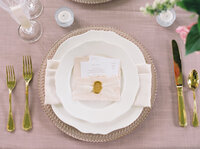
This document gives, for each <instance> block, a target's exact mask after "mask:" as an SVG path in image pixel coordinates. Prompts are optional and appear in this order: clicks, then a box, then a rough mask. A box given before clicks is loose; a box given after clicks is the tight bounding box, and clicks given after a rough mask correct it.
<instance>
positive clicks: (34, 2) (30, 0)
mask: <svg viewBox="0 0 200 149" xmlns="http://www.w3.org/2000/svg"><path fill="white" fill-rule="evenodd" d="M25 7H27V8H28V10H29V15H30V19H35V18H37V17H39V16H40V15H41V14H42V11H43V8H44V7H43V5H42V3H41V2H40V0H25Z"/></svg>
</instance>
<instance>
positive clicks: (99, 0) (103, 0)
mask: <svg viewBox="0 0 200 149" xmlns="http://www.w3.org/2000/svg"><path fill="white" fill-rule="evenodd" d="M72 1H74V2H77V3H84V4H100V3H106V2H109V1H111V0H72Z"/></svg>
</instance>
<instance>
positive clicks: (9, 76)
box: [6, 66, 16, 132]
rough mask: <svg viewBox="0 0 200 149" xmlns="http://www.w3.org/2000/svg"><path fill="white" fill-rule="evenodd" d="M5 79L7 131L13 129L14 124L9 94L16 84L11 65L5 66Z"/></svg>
mask: <svg viewBox="0 0 200 149" xmlns="http://www.w3.org/2000/svg"><path fill="white" fill-rule="evenodd" d="M6 80H7V86H8V91H9V116H8V123H7V130H8V131H9V132H12V131H14V130H15V124H14V120H13V114H12V100H11V99H12V98H11V95H12V91H13V89H14V88H15V85H16V79H15V71H14V67H13V66H6Z"/></svg>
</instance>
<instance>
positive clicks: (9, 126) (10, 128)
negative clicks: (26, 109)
mask: <svg viewBox="0 0 200 149" xmlns="http://www.w3.org/2000/svg"><path fill="white" fill-rule="evenodd" d="M11 94H12V92H11V91H9V115H8V123H7V130H8V131H9V132H12V131H14V130H15V124H14V120H13V114H12V103H11Z"/></svg>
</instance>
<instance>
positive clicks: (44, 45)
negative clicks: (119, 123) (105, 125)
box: [0, 0, 200, 149]
mask: <svg viewBox="0 0 200 149" xmlns="http://www.w3.org/2000/svg"><path fill="white" fill-rule="evenodd" d="M41 1H42V3H43V5H44V12H43V14H42V16H41V17H40V18H39V19H38V20H39V21H40V22H41V24H42V25H43V27H44V34H43V36H42V38H41V39H40V40H39V41H38V42H37V43H35V44H28V43H25V42H23V41H22V40H21V39H20V38H19V37H18V35H17V28H18V25H17V24H16V23H15V22H14V20H12V18H11V17H10V16H9V14H8V13H6V12H5V11H3V10H2V9H0V20H1V21H0V82H1V84H0V93H1V99H0V101H1V102H0V148H2V149H4V148H9V149H10V148H13V149H14V148H15V149H44V148H48V149H51V148H70V149H78V148H81V149H102V148H108V149H117V148H126V149H127V148H152V149H155V148H180V147H185V148H189V147H190V148H198V147H200V141H199V136H200V127H198V128H194V127H192V125H191V121H192V108H193V99H192V92H191V91H190V90H189V89H188V87H186V78H187V75H188V73H189V72H190V71H191V70H192V69H193V68H195V69H197V70H198V71H199V72H200V69H199V68H200V55H197V54H195V53H194V54H191V55H189V56H185V54H184V45H183V42H182V41H181V39H180V37H179V35H178V34H177V33H175V29H176V27H177V26H179V25H188V24H190V23H192V22H194V21H195V20H196V18H193V19H191V18H189V16H190V15H191V14H189V13H187V12H186V11H183V10H180V9H178V8H176V12H177V19H176V21H175V23H174V24H173V25H172V26H171V27H169V28H162V27H160V26H159V25H158V24H157V23H156V21H155V18H153V17H152V18H151V17H145V16H144V15H143V14H142V13H141V12H140V11H139V8H140V6H143V5H145V3H146V2H147V0H113V1H112V2H109V3H107V4H101V5H84V4H77V3H74V2H71V1H70V0H51V1H50V0H41ZM151 1H152V0H151ZM148 2H149V1H148ZM63 6H67V7H69V8H71V9H72V10H73V11H74V14H75V23H74V24H73V25H72V26H71V27H69V28H67V29H63V28H60V27H59V26H58V25H57V24H56V22H55V20H54V13H55V11H56V10H57V9H58V8H59V7H63ZM91 25H96V26H111V27H115V28H118V29H120V30H122V31H124V32H126V33H129V34H130V35H132V36H134V37H135V38H136V39H138V40H139V41H140V42H142V43H143V45H144V46H145V47H147V49H148V51H149V53H150V54H151V56H152V58H153V60H154V63H155V65H156V67H157V73H158V95H157V99H156V101H155V104H154V106H153V108H152V111H151V113H150V115H149V116H148V118H147V119H146V120H145V121H144V122H143V123H142V124H141V125H140V126H139V127H138V128H137V129H136V130H134V132H132V133H131V134H129V135H127V136H125V137H122V138H120V139H118V140H115V141H112V142H108V143H87V142H82V141H78V140H75V139H73V138H71V137H69V136H67V135H65V134H63V133H62V132H61V131H59V130H58V129H57V128H56V127H55V126H54V125H53V124H52V123H51V121H50V120H49V118H48V117H47V116H46V114H45V113H44V112H43V111H42V108H41V106H40V99H39V95H38V91H37V88H38V86H37V85H38V84H37V79H38V76H37V75H38V72H39V68H40V65H41V62H42V60H43V58H44V57H45V56H46V54H47V52H48V50H49V49H50V48H51V46H52V44H53V43H54V42H55V41H56V40H58V39H60V38H61V37H62V36H64V35H65V34H67V33H69V32H70V31H72V30H75V29H78V28H81V27H86V26H91ZM172 39H176V40H177V41H178V44H179V46H180V52H181V54H182V65H183V74H184V77H185V80H184V81H185V88H184V95H185V103H186V111H187V116H188V127H186V128H181V127H179V126H178V114H177V112H178V111H177V93H176V87H175V83H174V74H173V59H172V50H171V40H172ZM23 55H31V56H32V60H33V69H34V73H35V76H34V78H33V81H32V82H31V85H30V110H31V115H32V121H33V129H32V131H30V132H25V131H23V130H22V120H23V114H24V108H25V85H24V80H23V77H22V56H23ZM6 65H14V67H15V73H16V78H17V85H16V88H15V90H14V92H13V113H14V120H15V124H16V130H15V132H13V133H9V132H7V130H6V123H7V118H8V106H9V102H8V89H7V86H6V75H5V66H6ZM197 104H198V107H199V109H200V91H199V89H198V91H197ZM198 113H199V115H200V110H199V111H198Z"/></svg>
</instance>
